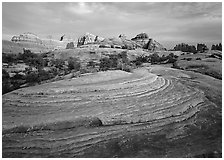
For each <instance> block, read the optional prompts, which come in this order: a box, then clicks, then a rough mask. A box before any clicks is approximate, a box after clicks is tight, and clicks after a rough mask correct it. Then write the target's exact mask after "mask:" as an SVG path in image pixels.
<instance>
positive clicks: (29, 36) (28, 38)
mask: <svg viewBox="0 0 224 160" xmlns="http://www.w3.org/2000/svg"><path fill="white" fill-rule="evenodd" d="M11 41H13V42H20V41H23V42H32V43H40V44H41V43H42V40H41V39H40V38H39V37H38V36H37V35H35V34H33V33H30V32H26V33H23V34H21V35H19V36H13V37H12V39H11Z"/></svg>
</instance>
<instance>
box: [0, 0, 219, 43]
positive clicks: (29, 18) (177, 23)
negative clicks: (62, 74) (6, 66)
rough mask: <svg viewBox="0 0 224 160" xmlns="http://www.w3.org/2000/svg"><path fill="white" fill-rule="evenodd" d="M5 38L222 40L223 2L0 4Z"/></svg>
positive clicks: (163, 40)
mask: <svg viewBox="0 0 224 160" xmlns="http://www.w3.org/2000/svg"><path fill="white" fill-rule="evenodd" d="M2 6H3V8H2V27H3V38H6V37H7V38H8V37H10V35H15V34H20V33H23V32H27V31H31V32H34V33H36V34H38V35H40V36H43V37H46V36H47V35H49V34H51V35H53V37H58V36H60V35H61V34H70V35H71V36H72V37H78V36H80V35H81V34H83V33H85V32H92V33H93V34H98V35H100V36H105V37H110V36H118V35H119V34H120V33H124V34H126V35H127V36H128V38H132V37H134V36H135V35H136V34H138V33H139V32H146V33H148V34H149V35H150V36H151V37H153V38H155V39H157V40H158V41H161V42H164V43H165V44H166V45H167V46H169V44H173V42H198V41H200V42H209V43H212V42H218V41H221V39H222V37H221V31H222V4H221V2H217V3H214V2H213V3H208V2H206V3H193V2H191V3H183V2H181V3H174V2H171V3H170V2H169V3H168V2H166V3H157V2H154V3H152V2H150V3H147V2H140V3H138V2H129V3H127V2H125V3H124V2H116V3H115V2H113V3H112V2H106V3H103V2H95V3H77V2H76V3H68V2H66V3H62V2H56V3H53V2H49V3H43V2H41V3H33V2H32V3H27V2H26V3H21V2H20V3H15V2H9V3H8V2H3V4H2Z"/></svg>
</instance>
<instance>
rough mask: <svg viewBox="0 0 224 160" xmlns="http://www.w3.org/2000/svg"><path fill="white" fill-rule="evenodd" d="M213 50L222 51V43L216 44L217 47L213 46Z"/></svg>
mask: <svg viewBox="0 0 224 160" xmlns="http://www.w3.org/2000/svg"><path fill="white" fill-rule="evenodd" d="M211 50H219V51H222V43H219V44H216V45H214V44H213V45H212V47H211Z"/></svg>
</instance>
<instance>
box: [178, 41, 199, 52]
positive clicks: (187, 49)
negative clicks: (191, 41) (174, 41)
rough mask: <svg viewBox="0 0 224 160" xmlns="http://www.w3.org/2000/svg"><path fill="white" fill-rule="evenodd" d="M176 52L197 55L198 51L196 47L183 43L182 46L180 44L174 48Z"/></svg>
mask: <svg viewBox="0 0 224 160" xmlns="http://www.w3.org/2000/svg"><path fill="white" fill-rule="evenodd" d="M174 50H175V51H182V52H191V53H196V52H197V50H196V47H195V46H194V45H192V46H191V45H188V44H185V43H181V44H178V45H176V46H175V47H174Z"/></svg>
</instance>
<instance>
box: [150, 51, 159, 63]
mask: <svg viewBox="0 0 224 160" xmlns="http://www.w3.org/2000/svg"><path fill="white" fill-rule="evenodd" d="M150 58H151V63H152V64H157V63H159V62H160V57H159V55H158V54H157V53H153V54H152V55H151V56H150Z"/></svg>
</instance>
